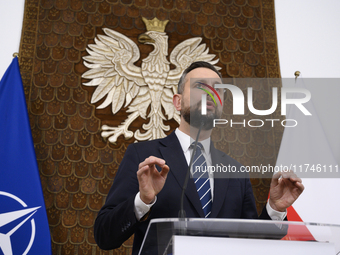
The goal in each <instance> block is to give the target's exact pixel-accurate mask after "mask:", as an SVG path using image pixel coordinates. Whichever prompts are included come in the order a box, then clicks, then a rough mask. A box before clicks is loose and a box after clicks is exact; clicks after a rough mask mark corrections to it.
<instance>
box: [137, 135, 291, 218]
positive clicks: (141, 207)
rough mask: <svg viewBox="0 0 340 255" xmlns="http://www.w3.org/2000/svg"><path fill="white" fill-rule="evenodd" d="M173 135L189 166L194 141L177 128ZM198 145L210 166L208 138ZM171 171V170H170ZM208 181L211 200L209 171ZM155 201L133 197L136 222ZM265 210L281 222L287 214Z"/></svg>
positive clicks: (212, 192)
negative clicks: (201, 147)
mask: <svg viewBox="0 0 340 255" xmlns="http://www.w3.org/2000/svg"><path fill="white" fill-rule="evenodd" d="M175 134H176V136H177V138H178V140H179V143H180V144H181V147H182V150H183V153H184V157H185V159H186V161H187V164H188V165H189V163H190V157H191V154H192V151H193V149H192V148H190V146H191V144H192V143H193V142H194V141H195V140H194V139H192V138H191V137H190V136H189V135H187V134H185V133H183V132H182V131H180V130H179V129H178V128H176V130H175ZM200 143H201V144H202V145H203V148H204V150H203V151H202V153H203V156H204V157H205V160H206V162H207V166H211V165H212V160H211V154H210V137H209V138H208V139H205V140H203V141H200ZM170 171H171V169H170ZM209 181H210V188H211V198H212V199H213V198H214V197H213V194H214V176H213V173H212V172H210V171H209ZM156 201H157V196H156V197H155V201H153V202H152V203H151V204H145V203H144V202H143V201H142V200H141V198H140V193H139V192H138V193H137V194H136V197H135V208H134V211H135V215H136V218H137V219H138V220H140V219H141V218H142V217H143V216H144V215H145V214H147V213H148V211H149V210H150V208H151V207H152V206H153V205H154V204H155V203H156ZM266 209H267V212H268V215H269V216H270V218H271V219H272V220H283V219H284V218H285V217H286V215H287V212H279V211H275V210H274V209H273V208H272V207H271V206H270V205H269V203H267V205H266Z"/></svg>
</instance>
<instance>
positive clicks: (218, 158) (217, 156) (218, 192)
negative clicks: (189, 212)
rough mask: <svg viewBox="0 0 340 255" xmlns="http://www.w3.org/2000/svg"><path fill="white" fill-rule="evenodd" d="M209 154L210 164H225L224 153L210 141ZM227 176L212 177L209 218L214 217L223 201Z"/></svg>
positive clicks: (226, 187) (226, 186) (227, 180)
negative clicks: (212, 192)
mask: <svg viewBox="0 0 340 255" xmlns="http://www.w3.org/2000/svg"><path fill="white" fill-rule="evenodd" d="M210 154H211V161H212V165H213V166H216V165H220V166H221V163H222V164H223V165H226V164H227V163H226V160H227V159H226V154H224V153H222V152H221V151H219V150H217V149H216V148H215V147H214V144H213V143H211V145H210ZM228 183H229V179H228V178H214V198H213V203H212V208H211V215H210V218H216V217H217V215H218V212H219V211H220V210H221V207H222V205H223V203H224V199H225V196H226V193H227V189H228Z"/></svg>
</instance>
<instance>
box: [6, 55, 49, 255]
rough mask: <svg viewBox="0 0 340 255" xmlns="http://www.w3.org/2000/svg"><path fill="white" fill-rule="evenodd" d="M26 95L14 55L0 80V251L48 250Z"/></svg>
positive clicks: (47, 228) (30, 251)
mask: <svg viewBox="0 0 340 255" xmlns="http://www.w3.org/2000/svg"><path fill="white" fill-rule="evenodd" d="M51 253H52V252H51V237H50V231H49V227H48V221H47V215H46V209H45V204H44V197H43V193H42V188H41V183H40V177H39V171H38V165H37V161H36V157H35V152H34V147H33V140H32V134H31V129H30V123H29V119H28V114H27V108H26V101H25V95H24V90H23V85H22V80H21V76H20V72H19V63H18V59H17V58H14V59H13V61H12V63H11V65H10V66H9V68H8V69H7V71H6V73H5V74H4V76H3V78H2V79H1V82H0V254H4V255H12V254H13V255H19V254H20V255H21V254H44V255H45V254H51Z"/></svg>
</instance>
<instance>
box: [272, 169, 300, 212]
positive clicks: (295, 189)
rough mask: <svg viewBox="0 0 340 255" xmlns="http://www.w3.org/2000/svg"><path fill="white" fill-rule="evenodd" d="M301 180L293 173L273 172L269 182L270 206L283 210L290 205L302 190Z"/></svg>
mask: <svg viewBox="0 0 340 255" xmlns="http://www.w3.org/2000/svg"><path fill="white" fill-rule="evenodd" d="M304 188H305V187H304V186H303V184H302V180H301V179H300V178H298V177H297V176H296V174H295V173H293V172H291V171H289V172H278V173H276V174H274V176H273V178H272V181H271V184H270V191H269V192H270V197H269V204H270V206H271V207H272V208H273V209H274V210H276V211H279V212H284V211H285V210H286V209H287V208H288V207H289V206H291V205H292V204H293V203H294V202H295V200H296V199H297V198H298V197H299V196H300V194H301V193H302V192H303V190H304Z"/></svg>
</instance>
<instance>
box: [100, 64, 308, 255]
mask: <svg viewBox="0 0 340 255" xmlns="http://www.w3.org/2000/svg"><path fill="white" fill-rule="evenodd" d="M202 77H203V78H202ZM196 78H199V82H198V83H191V82H190V79H196ZM220 78H221V76H220V74H219V73H218V71H217V70H216V69H215V68H214V67H213V66H212V65H210V64H208V63H205V62H195V63H193V64H192V65H191V66H190V67H188V68H187V69H186V70H185V71H184V73H183V75H182V77H181V79H180V81H179V87H178V94H175V95H174V98H173V103H174V106H175V108H176V109H177V110H178V111H180V113H181V123H180V126H179V128H178V129H176V131H174V132H173V133H171V134H170V135H169V136H168V137H166V138H163V139H158V140H153V141H148V142H140V143H134V144H131V145H130V146H129V147H128V148H127V150H126V153H125V156H124V158H123V160H122V162H121V164H120V166H119V169H118V172H117V175H116V177H115V180H114V182H113V185H112V187H111V190H110V192H109V194H108V196H107V200H106V203H105V205H104V206H103V208H102V209H101V210H100V212H99V214H98V216H97V219H96V222H95V227H94V228H95V229H94V234H95V239H96V242H97V244H98V245H99V247H100V248H102V249H114V248H118V247H120V246H121V244H122V243H123V242H124V241H125V240H127V239H128V238H129V237H130V236H131V235H133V234H135V238H134V245H133V254H138V251H139V249H140V247H141V244H142V241H143V238H144V235H145V232H146V229H147V226H148V224H149V222H150V219H154V218H169V217H172V218H174V217H178V212H179V210H180V197H181V192H182V187H183V183H184V179H185V175H186V170H187V168H188V165H189V160H190V155H191V153H192V146H191V141H192V139H191V138H193V139H195V138H196V135H197V133H198V129H199V126H200V124H201V123H202V119H200V118H198V119H199V121H195V120H196V118H195V116H200V117H201V109H200V105H201V103H200V100H201V95H202V90H201V89H200V84H207V83H211V81H213V80H219V81H220ZM211 85H213V84H211ZM208 87H209V86H208ZM218 93H220V96H221V97H222V101H223V93H222V92H221V91H218ZM209 99H210V98H209ZM209 99H208V103H207V114H206V116H204V120H203V122H204V123H205V124H204V126H203V128H202V131H201V133H200V136H199V141H200V152H201V154H200V156H198V157H201V159H202V158H203V163H204V164H205V165H208V166H209V165H210V166H212V165H217V164H218V165H222V166H229V165H230V166H235V167H236V168H237V169H240V167H241V164H240V163H239V162H237V161H236V160H234V159H232V158H231V157H229V156H228V155H226V154H225V153H223V152H221V151H219V150H217V149H216V148H215V147H214V146H213V144H212V143H211V141H210V135H211V132H212V125H211V124H209V123H211V122H212V120H213V119H215V118H219V117H220V114H221V111H222V106H221V105H218V104H213V103H211V102H210V100H209ZM190 101H191V104H190ZM202 155H203V157H202ZM198 160H200V159H198ZM199 179H200V178H197V179H190V180H189V182H188V186H187V189H186V192H185V197H184V209H185V211H186V217H201V218H204V217H210V218H241V219H257V218H258V215H257V211H256V206H255V199H254V195H253V192H252V188H251V184H250V181H249V178H247V177H246V178H214V175H213V174H211V173H210V174H209V176H206V180H207V181H205V182H204V185H202V186H201V187H198V186H197V184H196V181H195V180H199ZM206 185H208V186H207V192H205V193H204V195H199V194H200V189H201V188H202V187H203V186H206ZM303 189H304V187H303V185H302V183H301V179H299V178H297V177H296V175H294V174H293V173H281V174H276V175H274V176H273V179H272V183H271V189H270V199H269V202H268V203H267V205H266V207H265V208H264V210H263V211H262V213H261V215H260V218H262V219H275V220H283V219H284V218H285V216H286V213H285V212H286V208H288V207H289V206H290V205H291V204H292V203H293V202H294V201H295V200H296V199H297V198H298V196H299V195H300V194H301V192H302V191H303ZM206 194H208V195H209V199H207V200H206V201H205V202H204V203H203V199H202V197H204V196H206ZM207 208H209V210H207Z"/></svg>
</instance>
